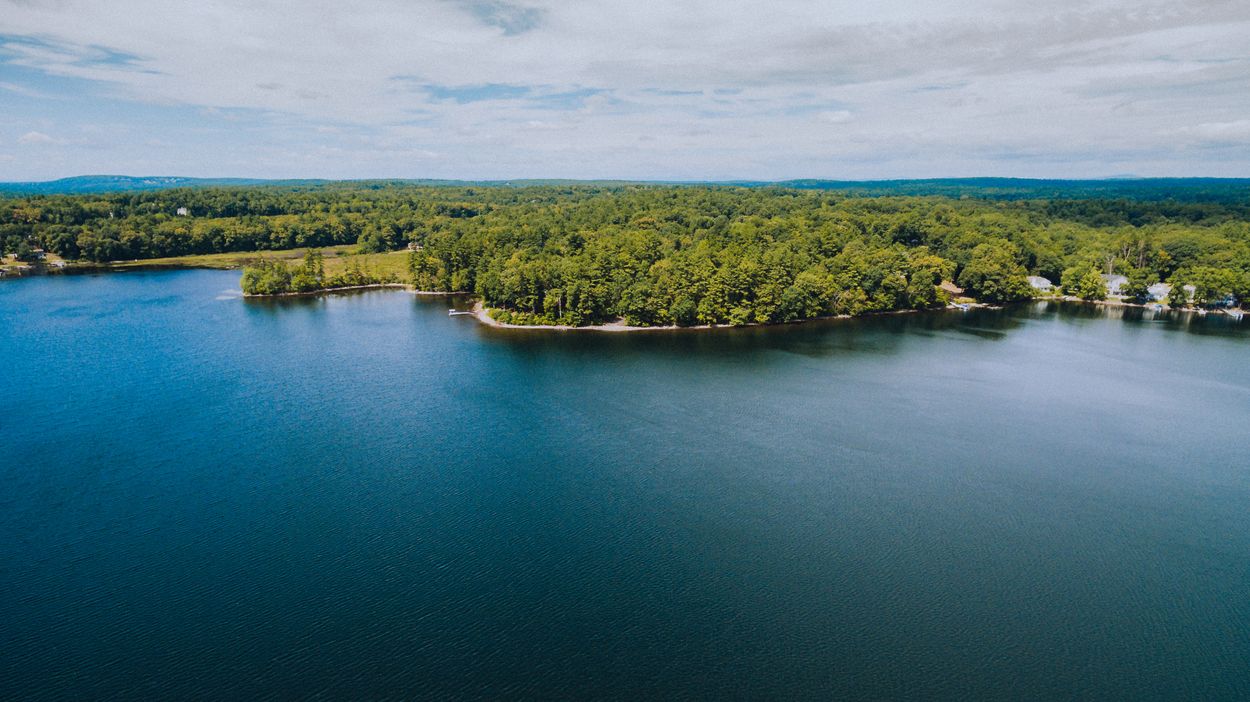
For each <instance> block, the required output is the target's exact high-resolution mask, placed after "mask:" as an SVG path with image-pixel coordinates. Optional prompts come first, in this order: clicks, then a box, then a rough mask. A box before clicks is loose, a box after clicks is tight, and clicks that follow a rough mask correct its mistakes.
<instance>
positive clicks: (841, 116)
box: [816, 110, 851, 124]
mask: <svg viewBox="0 0 1250 702" xmlns="http://www.w3.org/2000/svg"><path fill="white" fill-rule="evenodd" d="M816 117H817V119H819V120H820V121H821V122H826V123H828V124H845V123H847V122H850V121H851V113H850V111H849V110H829V111H825V112H821V113H820V114H818V115H816Z"/></svg>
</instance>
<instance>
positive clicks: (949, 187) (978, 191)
mask: <svg viewBox="0 0 1250 702" xmlns="http://www.w3.org/2000/svg"><path fill="white" fill-rule="evenodd" d="M371 184H377V185H379V186H384V185H426V186H450V187H522V186H539V185H544V186H550V185H598V186H623V185H706V186H737V187H751V188H761V187H774V188H794V189H799V190H830V191H839V192H846V193H848V194H854V195H922V196H942V197H955V198H958V197H976V198H985V199H1003V200H1018V199H1029V198H1058V199H1088V198H1122V199H1130V200H1169V199H1175V200H1183V201H1230V200H1239V201H1245V200H1246V199H1248V198H1250V178H1137V177H1116V178H1107V179H1099V180H1062V179H1053V180H1051V179H1036V178H997V177H982V178H919V179H892V180H821V179H795V180H784V181H762V180H733V181H671V180H670V181H659V180H656V181H631V180H576V179H561V178H532V179H511V180H479V181H472V180H435V179H399V178H379V179H360V180H326V179H313V178H309V179H286V180H282V179H265V178H187V177H182V176H123V175H85V176H73V177H70V178H60V179H58V180H50V181H42V182H25V183H0V195H7V196H21V195H70V194H101V193H113V192H136V191H151V190H165V189H170V188H209V187H247V186H277V187H281V186H286V187H318V186H334V185H355V186H368V185H371Z"/></svg>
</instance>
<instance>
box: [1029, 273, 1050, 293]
mask: <svg viewBox="0 0 1250 702" xmlns="http://www.w3.org/2000/svg"><path fill="white" fill-rule="evenodd" d="M1028 280H1029V286H1030V287H1031V288H1033V289H1034V290H1037V291H1039V292H1045V293H1048V292H1051V291H1053V290H1054V289H1055V284H1054V283H1052V282H1050V279H1048V278H1043V277H1042V276H1040V275H1031V276H1029V278H1028Z"/></svg>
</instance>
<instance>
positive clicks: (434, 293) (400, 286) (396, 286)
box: [243, 283, 469, 300]
mask: <svg viewBox="0 0 1250 702" xmlns="http://www.w3.org/2000/svg"><path fill="white" fill-rule="evenodd" d="M352 290H403V291H405V292H409V293H412V294H413V295H422V296H427V297H449V296H452V295H468V294H469V293H463V292H444V291H442V290H417V289H416V287H415V286H412V285H409V284H408V283H367V284H365V285H344V286H341V287H337V288H319V289H317V290H306V291H303V292H284V293H274V294H272V295H264V294H258V293H243V297H244V298H245V299H248V300H275V299H278V298H282V297H313V296H316V295H324V294H327V293H336V292H350V291H352Z"/></svg>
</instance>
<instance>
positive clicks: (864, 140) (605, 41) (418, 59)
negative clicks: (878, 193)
mask: <svg viewBox="0 0 1250 702" xmlns="http://www.w3.org/2000/svg"><path fill="white" fill-rule="evenodd" d="M81 174H126V175H178V176H197V177H227V176H233V177H256V178H457V179H511V178H586V179H595V178H619V179H648V180H730V179H759V180H781V179H790V178H828V179H878V178H924V177H961V176H1015V177H1044V178H1100V177H1114V176H1129V175H1135V176H1224V177H1247V176H1250V2H1248V1H1247V0H1190V1H1171V2H1155V1H1154V0H1031V1H1029V2H1023V1H1021V0H962V1H959V2H950V1H948V0H876V1H872V0H855V1H854V2H847V1H845V0H823V1H818V0H771V1H756V0H716V1H715V2H713V1H710V0H680V1H668V0H663V1H660V0H634V1H633V2H620V1H619V0H564V1H556V0H515V1H514V0H354V1H353V2H342V0H334V1H327V0H300V1H292V0H283V1H282V2H270V1H268V0H197V1H195V2H183V1H181V0H111V1H109V2H101V1H100V0H0V181H27V180H46V179H52V178H59V177H66V176H72V175H81Z"/></svg>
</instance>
